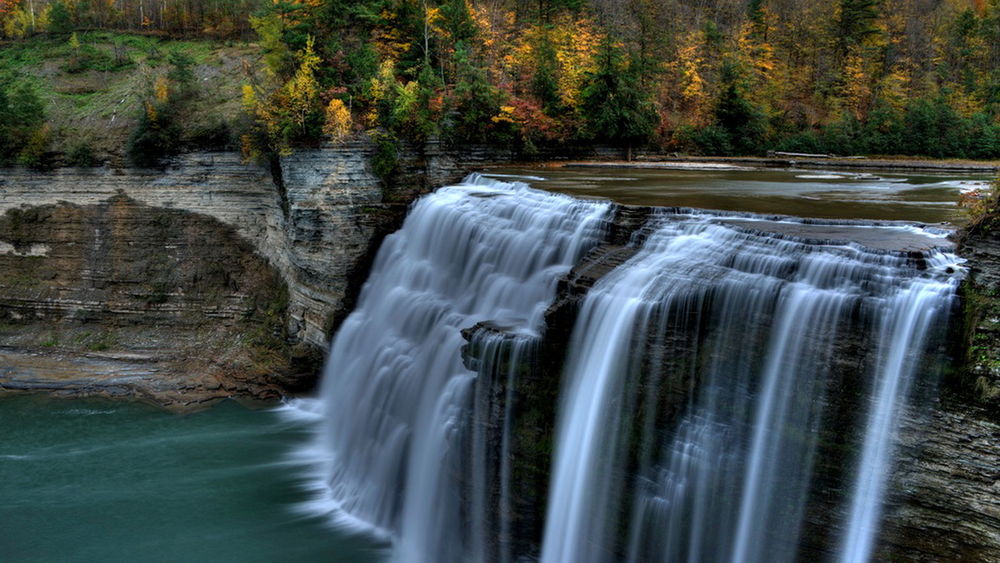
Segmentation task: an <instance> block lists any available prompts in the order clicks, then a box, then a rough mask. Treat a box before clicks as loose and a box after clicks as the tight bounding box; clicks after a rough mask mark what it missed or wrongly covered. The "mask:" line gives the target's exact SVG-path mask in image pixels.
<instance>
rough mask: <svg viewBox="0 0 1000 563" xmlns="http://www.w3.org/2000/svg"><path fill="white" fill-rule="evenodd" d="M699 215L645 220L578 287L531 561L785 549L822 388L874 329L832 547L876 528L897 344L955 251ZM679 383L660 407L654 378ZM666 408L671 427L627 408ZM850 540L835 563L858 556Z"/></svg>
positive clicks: (937, 301)
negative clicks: (853, 456) (789, 234)
mask: <svg viewBox="0 0 1000 563" xmlns="http://www.w3.org/2000/svg"><path fill="white" fill-rule="evenodd" d="M715 219H716V218H713V217H712V216H711V215H708V214H694V215H677V216H670V215H664V216H662V217H661V218H660V219H659V224H658V225H656V226H655V227H654V228H653V229H652V230H651V232H645V233H641V236H639V237H637V239H639V240H636V241H634V243H635V244H639V245H641V246H640V248H639V252H638V253H637V254H636V255H635V256H634V257H633V258H632V259H631V260H630V261H629V262H627V263H626V264H624V265H623V266H622V267H620V268H618V269H617V270H615V271H614V272H612V273H611V274H609V275H608V276H606V277H605V278H603V279H602V280H600V282H599V283H598V284H597V285H596V286H595V287H594V288H593V289H592V290H591V292H590V293H589V294H588V295H587V298H586V300H585V302H584V304H583V306H582V308H581V312H580V315H579V319H578V322H577V325H576V328H575V329H574V334H573V337H572V344H571V347H570V350H569V352H568V367H567V372H566V378H567V381H566V386H567V387H566V394H565V398H564V402H563V404H562V405H561V415H560V424H559V436H558V446H557V450H556V465H555V468H554V471H553V476H552V485H551V495H550V500H549V507H548V517H547V521H546V530H545V540H544V546H543V551H542V561H544V562H546V563H556V562H563V561H574V562H598V561H619V560H630V561H662V562H675V561H691V562H695V561H724V560H728V561H732V562H734V563H742V562H754V561H768V562H772V561H792V560H795V559H796V556H797V552H798V549H799V538H800V532H801V527H802V522H803V513H804V510H805V508H806V504H807V498H808V495H809V487H810V484H811V477H812V475H811V473H812V467H813V464H814V457H815V455H816V451H817V430H818V425H819V424H820V423H821V420H822V417H823V414H824V413H823V408H824V406H825V404H826V401H825V400H824V396H825V395H826V394H827V393H828V392H829V387H830V385H831V382H832V381H834V380H837V379H838V378H840V379H842V378H843V377H844V375H843V373H838V370H840V371H843V369H844V368H843V367H838V366H842V364H843V363H844V360H845V358H844V356H845V355H846V354H851V355H854V356H857V355H859V354H860V353H861V352H863V350H864V349H865V348H866V347H868V346H869V344H867V343H864V342H855V343H854V344H853V349H851V345H850V342H851V340H852V339H855V340H857V339H861V340H864V339H869V338H871V337H872V332H873V331H871V330H870V329H869V328H868V327H871V326H876V327H880V330H879V331H878V335H877V337H875V342H874V343H872V344H870V346H871V347H874V348H876V349H878V350H879V353H878V354H879V357H880V358H882V357H883V356H884V359H880V361H878V362H877V363H876V366H875V367H874V368H873V375H874V376H875V377H876V379H877V380H878V381H879V382H880V383H879V388H878V390H877V391H876V392H875V397H876V399H875V402H876V407H875V408H874V410H873V413H872V414H871V416H870V421H869V423H868V426H867V428H868V430H867V432H866V437H865V440H864V447H863V449H864V454H863V459H862V461H861V463H860V467H861V470H860V477H859V485H858V487H857V491H856V492H855V495H854V497H855V499H857V500H854V501H853V505H854V506H853V508H852V514H851V517H850V522H848V523H847V524H846V527H847V528H848V529H850V530H851V538H850V539H849V540H848V546H853V545H854V544H857V543H864V542H865V541H867V542H868V543H869V544H870V541H871V538H870V537H868V538H867V540H864V539H861V538H859V539H857V540H855V539H853V538H854V536H855V535H858V534H862V533H864V532H863V530H868V531H869V533H870V530H873V529H875V524H876V520H877V510H878V508H877V507H879V506H881V504H882V500H881V492H882V489H883V488H884V479H885V474H886V471H887V467H888V465H889V460H890V457H889V455H888V450H889V449H890V448H889V444H890V443H891V433H892V428H893V425H894V424H893V423H894V416H895V415H894V414H893V413H895V412H897V411H898V408H899V406H898V405H899V404H900V403H901V402H903V401H904V400H905V391H906V387H907V384H906V383H905V380H906V379H907V377H908V371H907V369H906V368H904V367H903V364H904V363H906V362H905V361H904V359H903V358H907V357H908V358H911V360H910V363H909V364H907V365H908V366H909V367H910V368H912V365H913V364H912V357H913V356H914V355H915V354H918V353H919V352H920V350H922V348H921V345H922V340H923V335H924V333H925V332H926V328H927V326H928V325H929V324H930V323H931V321H932V320H933V319H935V318H936V317H937V316H938V315H939V314H940V313H941V312H942V310H944V309H945V307H946V304H947V301H948V299H949V296H950V295H951V294H952V293H953V292H954V284H955V282H954V280H953V279H952V277H949V276H948V275H947V274H946V272H945V269H946V268H947V265H948V263H953V262H954V260H955V258H954V257H953V256H948V255H945V254H943V253H940V252H930V254H931V256H930V258H929V259H928V264H924V263H923V262H922V261H920V260H915V259H912V258H910V257H907V256H901V255H897V254H894V253H886V252H872V251H867V250H865V249H862V248H860V247H858V246H855V245H845V244H829V243H824V244H817V243H807V242H797V241H795V240H787V239H779V238H775V237H773V236H770V235H763V234H760V233H755V232H747V231H741V230H739V229H736V228H733V227H730V226H724V225H721V224H719V222H718V221H717V220H715ZM641 239H644V240H641ZM928 265H929V267H927V266H928ZM921 268H925V269H921ZM915 296H920V297H919V298H917V297H915ZM914 311H916V312H914ZM650 335H653V337H652V338H650ZM678 335H683V336H684V338H680V339H678ZM846 359H849V358H846ZM852 369H853V368H852ZM909 372H912V369H909ZM685 388H692V389H693V390H694V392H693V393H692V394H691V396H692V397H693V400H692V401H690V402H687V403H685V404H682V405H678V404H676V401H675V402H674V403H671V399H670V397H671V392H670V391H669V390H670V389H685ZM664 389H667V390H668V391H664ZM671 411H677V412H678V420H677V421H676V422H674V423H669V421H668V422H667V423H663V422H662V421H661V422H660V423H657V422H655V421H653V420H652V419H651V418H650V416H649V415H648V414H647V415H645V417H646V419H645V420H643V417H642V416H640V414H637V413H643V412H646V413H649V412H654V413H663V412H671ZM671 427H672V428H673V430H671ZM866 520H867V521H866ZM856 528H857V529H859V530H862V531H859V532H855V531H854V530H855V529H856ZM849 549H852V550H854V551H853V553H852V552H850V551H845V554H844V560H845V561H865V560H866V557H867V551H864V548H856V549H855V548H853V547H849Z"/></svg>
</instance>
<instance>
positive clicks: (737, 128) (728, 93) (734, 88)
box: [715, 62, 767, 154]
mask: <svg viewBox="0 0 1000 563" xmlns="http://www.w3.org/2000/svg"><path fill="white" fill-rule="evenodd" d="M721 82H722V93H721V95H720V96H719V100H718V102H717V103H716V106H715V120H716V122H717V124H718V126H719V127H721V128H722V130H723V131H724V132H725V134H726V136H727V137H728V139H729V143H728V144H729V147H730V150H731V151H733V152H735V153H737V154H754V153H758V152H760V150H761V147H763V146H764V144H763V143H764V140H765V138H766V135H767V127H766V119H765V118H764V113H763V112H762V111H761V110H760V108H758V107H757V106H756V105H754V104H753V102H751V101H750V99H749V96H748V95H747V88H748V86H749V85H748V84H747V82H746V79H745V77H744V76H743V75H742V74H741V73H740V70H739V68H738V67H737V66H736V65H735V64H733V63H732V62H728V63H726V64H724V65H723V67H722V78H721Z"/></svg>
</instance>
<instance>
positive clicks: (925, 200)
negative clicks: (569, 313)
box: [488, 165, 992, 225]
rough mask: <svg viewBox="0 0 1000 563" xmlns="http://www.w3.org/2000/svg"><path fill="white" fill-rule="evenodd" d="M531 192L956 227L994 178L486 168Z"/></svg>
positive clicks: (737, 170) (728, 169) (740, 169)
mask: <svg viewBox="0 0 1000 563" xmlns="http://www.w3.org/2000/svg"><path fill="white" fill-rule="evenodd" d="M488 174H489V175H495V176H500V177H503V176H506V175H510V176H518V178H516V179H518V180H521V181H525V182H527V183H529V184H531V185H532V187H535V188H539V189H543V190H549V191H555V192H562V193H566V194H569V195H574V196H581V197H605V198H610V199H612V200H614V201H616V202H618V203H623V204H629V205H651V206H663V207H669V206H679V207H696V208H702V209H719V210H725V211H743V212H749V213H762V214H767V215H772V214H774V215H794V216H798V217H816V218H824V219H869V220H882V221H914V222H920V223H928V224H935V223H948V224H951V225H961V224H963V223H964V221H965V214H964V212H963V210H962V209H961V208H959V207H958V205H957V202H958V198H959V194H961V193H962V192H965V191H972V190H975V189H982V188H985V187H986V186H987V185H988V184H989V182H990V180H991V179H992V176H990V175H988V174H977V173H956V172H947V173H945V172H941V173H938V172H899V171H893V172H867V171H865V172H862V171H858V170H835V169H826V170H806V169H770V168H760V169H758V168H746V167H737V166H722V167H718V166H716V167H705V166H701V167H700V168H699V169H684V168H677V169H662V168H656V169H649V168H624V167H623V168H607V167H596V166H595V167H589V166H573V165H566V166H529V167H519V168H515V167H503V168H495V169H491V170H489V172H488Z"/></svg>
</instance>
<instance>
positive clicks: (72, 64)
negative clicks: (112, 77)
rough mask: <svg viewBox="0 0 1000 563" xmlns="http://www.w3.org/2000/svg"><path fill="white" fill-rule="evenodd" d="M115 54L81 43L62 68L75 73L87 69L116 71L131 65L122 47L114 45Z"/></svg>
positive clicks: (130, 60)
mask: <svg viewBox="0 0 1000 563" xmlns="http://www.w3.org/2000/svg"><path fill="white" fill-rule="evenodd" d="M115 52H116V53H117V56H112V55H111V54H109V53H107V52H105V51H104V50H102V49H98V48H97V47H94V46H93V45H81V46H80V48H79V49H76V54H74V55H73V56H72V57H70V59H69V63H67V64H66V66H65V67H64V68H63V70H65V71H66V72H69V73H77V72H84V71H87V70H98V71H107V72H117V71H119V70H124V69H126V68H129V67H131V66H132V64H133V63H132V59H131V58H129V57H128V55H126V54H125V52H124V47H121V46H118V45H116V46H115Z"/></svg>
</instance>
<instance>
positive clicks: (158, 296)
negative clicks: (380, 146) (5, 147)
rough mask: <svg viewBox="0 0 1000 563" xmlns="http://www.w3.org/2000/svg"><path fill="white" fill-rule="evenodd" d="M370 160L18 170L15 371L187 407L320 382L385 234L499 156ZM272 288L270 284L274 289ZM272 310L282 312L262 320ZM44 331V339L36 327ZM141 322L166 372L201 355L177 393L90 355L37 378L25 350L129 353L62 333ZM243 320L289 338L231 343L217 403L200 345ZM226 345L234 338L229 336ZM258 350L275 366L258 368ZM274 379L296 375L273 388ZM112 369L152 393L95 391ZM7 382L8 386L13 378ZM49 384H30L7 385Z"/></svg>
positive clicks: (9, 281) (128, 364) (8, 291)
mask: <svg viewBox="0 0 1000 563" xmlns="http://www.w3.org/2000/svg"><path fill="white" fill-rule="evenodd" d="M370 152H371V148H370V146H369V145H367V144H364V143H358V144H354V145H349V146H343V147H338V148H326V149H316V150H309V151H301V152H297V153H295V154H294V155H292V156H290V157H287V158H285V159H284V160H283V161H282V162H281V167H280V175H279V177H278V178H275V177H273V175H272V173H271V171H269V170H267V169H265V168H261V167H259V166H256V165H252V164H245V163H243V162H242V161H241V159H240V156H239V155H238V154H236V153H190V154H186V155H182V156H181V157H178V158H177V159H176V160H174V161H173V162H172V163H171V164H170V165H169V166H168V167H167V168H166V169H165V170H144V169H109V168H99V169H74V168H66V169H58V170H54V171H51V172H37V171H32V170H27V169H22V168H14V169H5V170H3V172H2V173H0V225H2V228H0V263H2V265H3V268H4V275H3V276H2V277H0V279H2V280H3V287H2V288H0V294H2V298H3V299H2V300H0V319H3V320H4V321H5V322H6V323H8V324H10V325H11V326H10V328H9V329H8V330H5V331H4V334H6V335H7V336H6V338H5V339H4V342H6V343H7V344H8V346H10V348H8V349H7V351H6V354H7V361H6V363H7V364H8V365H11V366H14V365H16V366H17V368H16V371H17V372H18V373H21V374H24V373H27V372H30V373H35V372H38V373H42V372H45V371H52V370H56V371H59V370H64V371H66V372H68V373H69V372H72V371H73V369H77V368H75V367H74V366H77V367H79V366H83V367H79V369H82V370H83V371H84V372H85V373H86V374H88V375H87V377H83V378H81V379H80V382H78V383H79V385H75V386H74V385H69V384H66V385H63V386H62V389H63V390H64V391H65V392H67V393H70V392H77V393H78V392H80V390H81V389H84V388H90V389H92V390H94V392H101V393H105V394H122V395H128V394H130V393H135V392H136V389H148V390H150V393H151V394H152V395H156V397H154V398H155V399H156V400H157V402H160V403H171V404H174V403H178V402H191V401H194V402H198V401H201V400H205V399H206V398H210V397H215V396H228V395H250V396H260V397H268V396H276V395H277V394H278V393H279V392H280V391H281V390H283V389H284V390H288V389H296V388H303V387H308V386H309V385H310V384H311V383H312V382H313V381H314V380H315V377H316V376H317V373H318V371H319V370H318V365H316V362H317V361H319V360H321V359H322V354H323V352H324V351H325V348H326V346H327V344H328V341H329V337H330V334H331V332H332V331H333V330H334V328H335V327H336V326H337V324H339V322H340V320H342V319H343V317H344V316H346V314H347V313H348V312H349V311H350V310H351V308H352V306H353V300H354V297H355V296H356V295H357V292H358V290H359V289H360V286H361V284H362V283H363V282H364V278H365V277H366V275H367V270H368V267H369V265H370V262H371V260H372V259H373V257H374V253H375V250H376V249H377V248H378V245H379V244H380V243H381V239H382V237H384V236H385V235H386V234H388V233H390V232H392V231H393V230H395V229H396V227H398V225H399V224H400V223H401V221H402V219H403V217H404V215H405V213H406V210H407V208H408V206H409V204H410V203H411V202H412V201H413V199H415V198H416V197H418V196H419V195H421V194H423V193H426V192H427V191H429V190H431V189H433V188H434V187H436V186H438V185H442V184H445V183H448V182H452V181H455V180H457V179H459V178H460V177H461V176H462V175H464V173H465V172H464V169H463V168H464V167H466V166H472V165H475V164H476V163H481V162H484V161H487V160H489V159H491V158H495V155H493V156H492V157H491V156H490V155H488V154H486V153H477V152H475V151H468V152H466V153H463V154H461V155H459V156H452V155H445V154H444V151H439V150H437V149H436V147H434V146H430V147H427V148H426V149H425V150H423V151H421V152H414V151H409V152H404V153H403V154H401V155H400V164H401V166H400V172H399V173H398V174H397V175H396V176H395V177H393V178H391V179H389V180H388V181H383V180H380V179H379V178H377V177H375V176H374V174H373V173H372V172H371V169H370V165H369V164H368V161H369V157H370ZM116 253H117V254H116ZM236 266H238V267H236ZM234 267H235V268H236V269H233V268H234ZM264 278H266V279H267V280H269V282H268V283H267V284H264V283H262V282H260V280H262V279H264ZM250 303H253V304H255V305H253V306H252V307H251V306H250V305H248V304H250ZM262 303H266V304H267V305H266V306H263V308H262V309H261V307H259V306H258V305H260V304H262ZM258 309H260V311H262V313H261V314H264V313H263V312H267V314H268V315H270V316H269V317H267V318H266V319H264V320H266V323H264V324H266V325H267V327H266V328H262V327H263V326H264V324H262V323H263V322H264V321H263V320H261V319H253V318H252V317H253V316H254V314H256V313H253V312H254V311H258ZM265 316H267V315H265ZM275 319H277V321H276V320H275ZM29 321H30V322H31V323H33V328H31V329H28V328H26V327H25V326H23V325H24V323H28V322H29ZM251 321H252V322H251ZM258 321H260V322H258ZM241 323H242V324H241ZM275 324H277V329H276V328H275V327H274V326H272V325H275ZM126 325H127V326H132V327H133V328H132V329H131V330H130V334H129V335H128V336H129V337H128V338H125V339H122V340H123V341H124V340H127V341H128V342H129V345H128V346H126V347H125V348H127V349H128V352H129V353H132V352H134V350H135V349H142V350H144V352H143V353H142V354H140V356H141V358H142V361H143V362H145V363H150V362H152V363H153V364H157V363H158V362H160V361H161V360H164V361H165V358H175V357H177V356H185V357H190V359H191V362H192V363H191V364H190V366H189V367H190V368H191V369H187V370H184V369H183V366H180V365H178V366H176V367H177V371H176V372H171V373H174V375H175V376H176V377H175V378H174V379H173V380H170V381H169V382H168V381H167V380H168V379H170V378H167V377H164V373H165V372H168V371H171V370H169V369H167V368H165V367H164V366H158V367H153V368H151V370H152V371H151V370H147V369H145V368H144V367H140V368H137V367H135V365H133V364H134V363H135V361H134V360H136V358H132V359H127V358H126V359H122V358H124V357H122V358H119V360H115V361H117V362H118V364H114V362H111V363H110V364H109V363H107V362H109V361H110V360H108V359H107V358H102V359H100V362H98V364H97V365H94V366H92V367H93V370H89V368H87V367H86V366H87V361H88V360H87V358H81V357H74V358H72V359H70V358H66V359H65V360H66V361H65V362H63V363H61V364H60V366H61V367H58V369H57V366H48V367H47V368H45V369H38V370H34V369H33V368H31V365H32V363H33V361H30V360H29V358H30V357H31V356H24V355H23V354H24V353H39V354H42V355H44V356H47V357H49V360H52V356H53V355H54V354H56V352H60V353H62V352H65V353H66V354H71V353H72V354H77V356H79V353H85V354H84V356H86V355H87V354H89V355H94V354H95V353H96V352H98V351H101V352H104V356H107V355H108V353H109V352H108V350H113V349H115V348H116V346H115V345H113V344H110V343H108V342H104V341H101V342H99V343H95V342H91V341H92V340H94V338H96V337H92V336H87V337H80V336H79V334H77V336H76V337H74V338H77V339H78V340H80V342H78V343H77V345H71V343H70V342H69V341H68V338H60V337H58V336H54V337H51V338H50V337H49V336H48V335H50V334H57V333H67V334H68V332H74V333H80V334H82V333H84V332H88V331H89V332H90V333H101V334H103V333H105V332H108V331H114V330H117V329H116V328H115V327H121V326H126ZM228 325H234V326H235V325H241V326H240V330H241V331H249V330H250V329H251V328H252V329H253V330H257V331H258V332H259V331H260V330H265V331H267V332H268V333H274V332H275V330H278V331H279V332H280V334H279V335H275V338H274V339H273V340H272V341H271V342H269V343H268V344H267V345H266V346H256V344H253V343H252V342H248V341H247V339H245V338H244V339H242V340H241V339H236V341H238V342H239V343H240V345H241V346H242V348H241V350H239V351H238V350H236V349H235V348H233V347H232V346H230V347H229V348H227V352H226V353H225V354H223V356H231V357H232V358H231V359H233V360H234V361H235V359H237V358H242V359H240V360H239V361H235V363H234V362H228V361H224V362H221V363H223V364H226V366H227V367H226V369H225V370H223V371H227V372H232V373H233V374H236V373H242V374H243V375H242V377H241V379H242V380H243V382H244V384H242V385H229V384H226V385H222V386H221V387H219V388H218V389H216V390H214V391H212V392H206V391H204V389H202V388H203V387H206V386H207V387H213V386H215V385H216V382H214V381H210V382H208V383H204V382H202V383H198V384H197V385H188V384H186V383H185V382H184V372H185V371H186V372H187V375H188V377H189V378H191V379H193V380H194V379H197V377H198V373H200V372H201V371H204V370H199V369H197V368H196V367H195V366H196V365H200V364H198V360H200V359H205V358H208V357H211V356H212V355H213V354H212V350H213V348H212V347H211V346H202V347H200V348H199V346H198V345H197V343H198V342H200V341H205V340H206V339H211V338H208V337H209V336H211V335H212V334H213V331H215V330H216V329H217V328H218V327H221V326H228ZM244 325H245V326H244ZM100 327H108V328H107V329H104V328H100ZM222 332H225V331H224V330H223V331H222ZM109 334H110V333H109ZM220 334H221V333H220ZM241 334H242V332H241ZM28 335H34V338H33V339H32V338H28ZM108 338H110V336H108V337H107V338H106V339H108ZM215 340H217V341H218V342H220V343H222V342H230V343H232V342H234V339H233V338H226V337H223V336H221V335H219V336H218V338H215ZM250 340H253V339H250ZM44 344H48V346H43V345H44ZM188 344H190V349H189V348H186V346H187V345H188ZM32 346H34V348H32ZM88 347H89V348H94V347H97V348H102V350H97V351H95V350H92V349H88ZM15 348H16V349H15ZM105 348H107V349H108V350H103V349H105ZM251 348H254V349H255V350H256V351H254V350H251ZM258 348H259V349H258ZM25 350H29V351H30V352H25ZM119 352H123V353H124V351H123V350H119ZM216 352H217V351H216ZM258 353H259V354H264V355H267V354H270V355H272V356H275V357H271V358H269V359H268V360H267V361H250V360H248V358H251V359H252V357H253V356H254V355H255V354H258ZM15 356H16V357H15ZM216 356H218V353H217V354H216ZM279 356H280V357H281V358H279ZM91 359H93V358H91ZM47 361H48V360H47ZM101 362H105V363H101ZM34 363H37V362H34ZM247 363H252V364H256V365H257V368H255V369H250V368H248V366H247V365H246V364H247ZM112 364H114V365H112ZM119 364H120V365H119ZM237 366H239V367H237ZM88 370H89V371H88ZM136 370H138V372H136ZM7 371H8V372H13V371H15V368H13V367H12V368H10V369H9V370H7ZM208 371H216V372H217V371H219V370H208ZM262 372H266V373H271V374H276V373H277V374H280V375H281V377H278V378H276V379H275V378H271V379H269V378H268V377H263V376H262ZM101 373H113V374H118V375H120V376H121V377H129V376H130V374H132V375H134V374H135V373H140V374H142V375H143V379H144V383H141V384H140V383H136V384H135V385H131V384H130V385H125V386H124V387H114V386H112V385H110V383H109V384H108V385H105V386H103V387H100V386H99V387H100V389H104V391H100V389H98V388H94V387H93V386H92V385H91V386H90V387H88V385H90V384H86V385H85V384H84V383H83V381H84V380H92V379H94V378H95V377H97V376H98V375H99V374H101ZM0 378H3V379H4V380H8V379H9V374H8V375H3V374H0ZM35 379H37V378H35ZM254 382H257V383H260V385H256V384H255V383H254ZM64 383H65V382H64ZM203 383H204V384H203ZM33 385H34V384H31V383H28V382H23V381H22V382H21V383H20V384H10V385H7V388H12V387H22V388H31V387H32V386H33ZM227 385H228V387H227ZM35 387H36V388H42V389H49V390H52V389H55V388H56V387H54V386H53V385H48V386H46V385H42V386H40V387H39V386H37V385H36V386H35ZM194 388H198V389H199V390H198V392H194V391H193V389H194ZM171 389H173V390H174V391H170V390H171ZM140 394H141V393H140ZM168 394H169V395H171V397H170V398H169V399H168V398H166V395H168Z"/></svg>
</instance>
